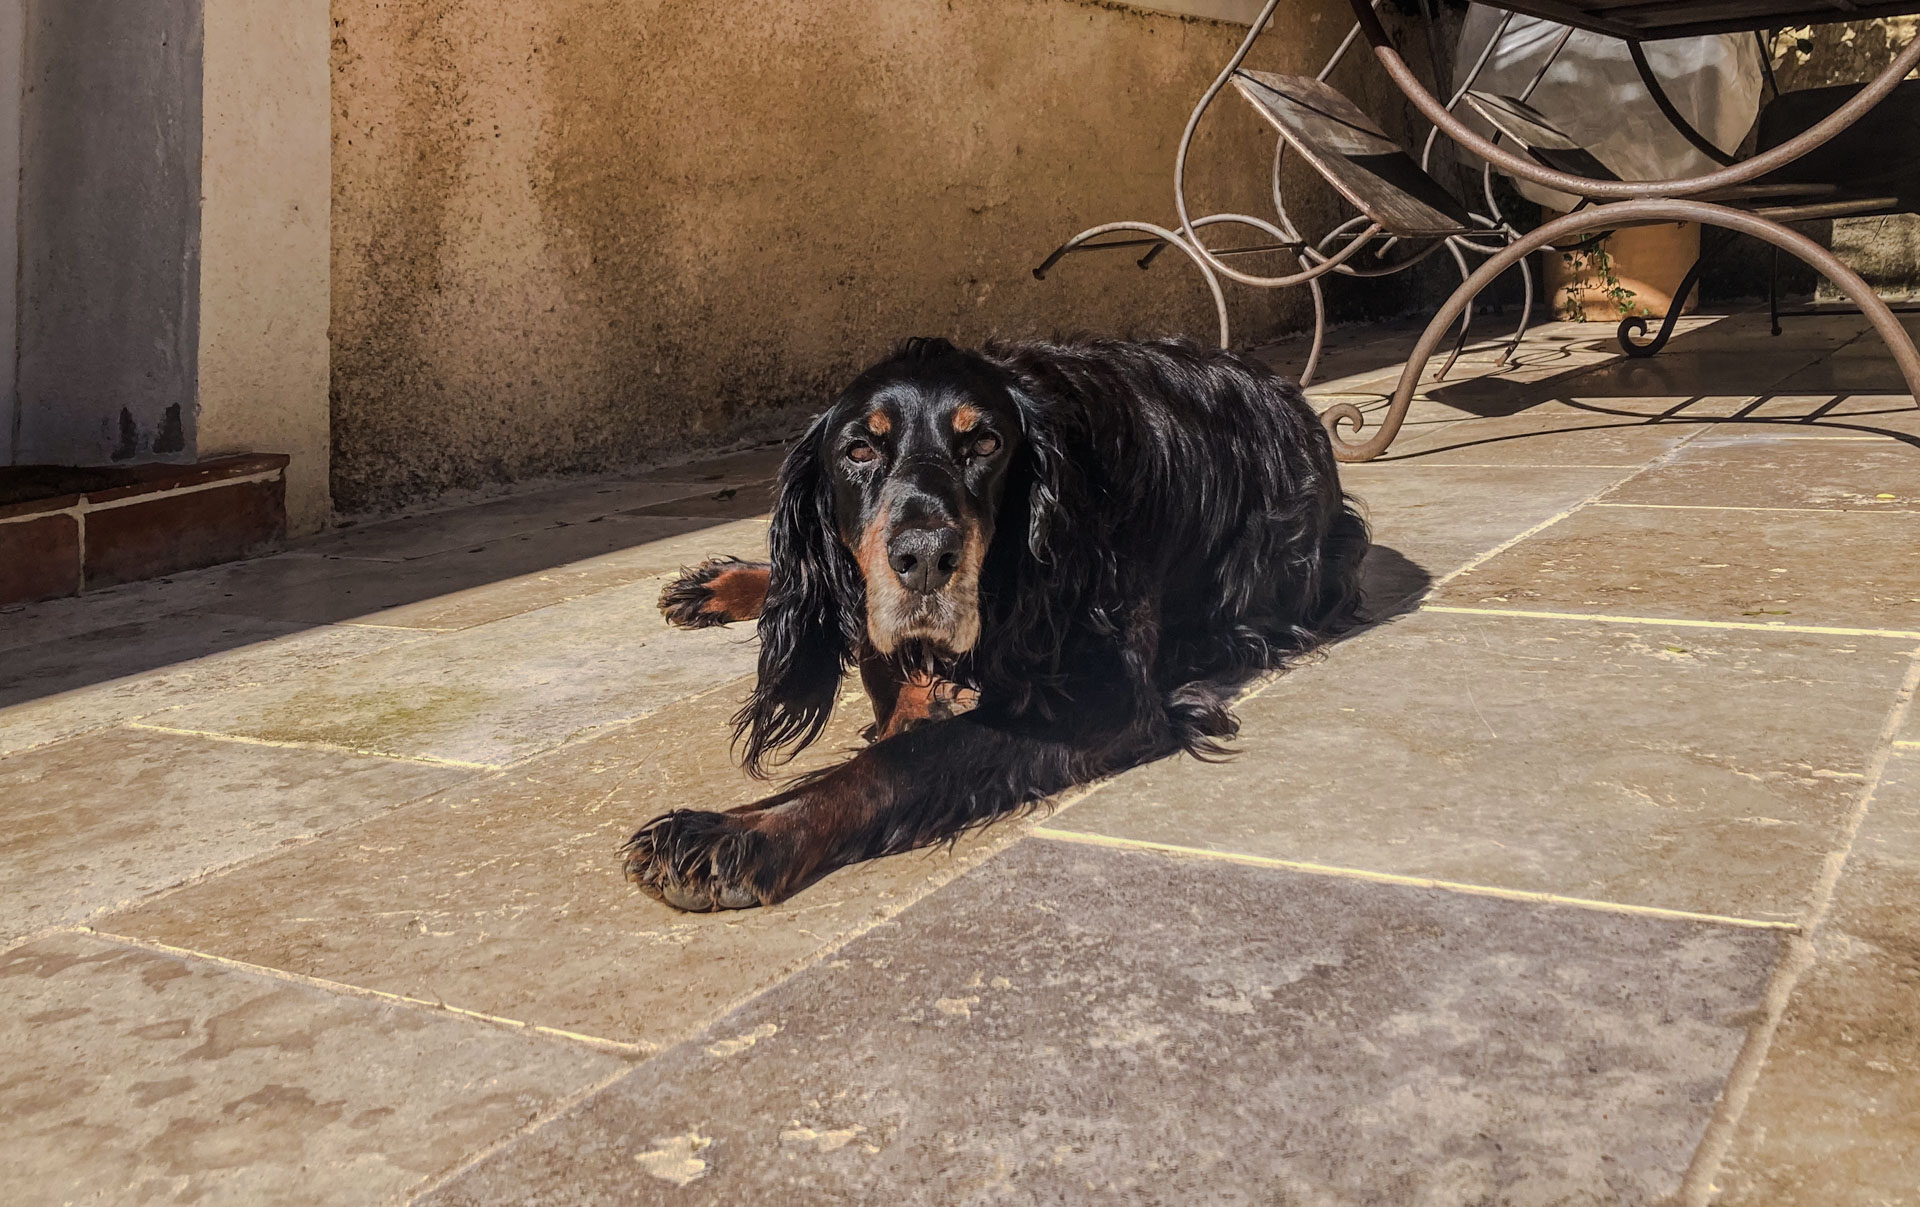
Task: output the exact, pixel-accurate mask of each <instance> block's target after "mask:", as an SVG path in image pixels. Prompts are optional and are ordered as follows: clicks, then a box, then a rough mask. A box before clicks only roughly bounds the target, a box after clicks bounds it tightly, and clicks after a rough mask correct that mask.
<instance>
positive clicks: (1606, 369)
mask: <svg viewBox="0 0 1920 1207" xmlns="http://www.w3.org/2000/svg"><path fill="white" fill-rule="evenodd" d="M1822 355H1824V354H1823V353H1822V352H1821V351H1820V350H1819V349H1816V348H1779V349H1772V350H1769V351H1766V352H1764V353H1755V352H1748V351H1741V350H1728V351H1724V352H1723V351H1712V352H1695V353H1688V354H1685V355H1680V354H1669V355H1662V356H1655V357H1650V358H1648V359H1645V360H1631V359H1627V358H1624V357H1623V358H1622V359H1620V360H1617V361H1614V362H1613V363H1611V364H1607V365H1602V366H1600V367H1598V368H1593V369H1589V370H1587V371H1586V372H1584V373H1581V374H1580V375H1579V376H1578V377H1576V378H1573V379H1570V380H1567V381H1564V382H1562V383H1561V385H1560V388H1561V390H1562V391H1563V392H1566V393H1569V394H1573V395H1576V396H1592V397H1601V398H1621V397H1628V398H1630V397H1638V396H1653V397H1668V396H1671V395H1675V394H1693V395H1700V396H1707V397H1714V398H1732V397H1744V398H1753V397H1757V396H1759V395H1762V394H1769V393H1773V392H1775V391H1776V390H1778V389H1779V388H1780V387H1781V383H1782V382H1785V381H1786V380H1788V379H1789V378H1790V377H1792V376H1793V375H1795V374H1796V373H1799V372H1801V371H1802V370H1805V369H1807V367H1808V366H1810V365H1813V364H1814V363H1815V362H1816V361H1818V360H1819V358H1820V357H1821V356H1822Z"/></svg>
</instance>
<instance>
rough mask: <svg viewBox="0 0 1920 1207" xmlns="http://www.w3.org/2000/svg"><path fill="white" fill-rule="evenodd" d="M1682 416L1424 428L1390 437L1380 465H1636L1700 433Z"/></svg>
mask: <svg viewBox="0 0 1920 1207" xmlns="http://www.w3.org/2000/svg"><path fill="white" fill-rule="evenodd" d="M1701 430H1702V428H1701V426H1700V425H1699V424H1697V423H1692V422H1688V421H1686V420H1684V419H1674V420H1658V421H1656V420H1649V419H1646V418H1643V417H1641V416H1637V415H1636V416H1630V417H1616V416H1592V417H1584V416H1573V415H1561V414H1555V415H1535V414H1532V413H1529V412H1523V413H1521V414H1519V415H1514V416H1511V417H1509V418H1503V419H1474V420H1469V421H1467V422H1464V423H1456V424H1451V425H1449V426H1447V427H1445V428H1444V429H1435V428H1423V429H1421V430H1420V431H1418V432H1410V433H1408V434H1407V435H1406V436H1403V437H1402V438H1401V439H1399V440H1397V441H1395V442H1394V445H1393V447H1392V448H1391V449H1389V450H1388V452H1387V455H1386V456H1385V457H1383V458H1381V463H1382V464H1392V463H1396V462H1403V463H1405V464H1408V465H1605V466H1640V465H1644V464H1645V463H1647V462H1648V461H1651V460H1653V459H1654V458H1655V457H1659V456H1661V455H1663V454H1665V453H1667V452H1669V451H1671V450H1672V449H1674V448H1677V447H1678V446H1679V445H1681V444H1683V443H1685V442H1686V441H1688V440H1691V439H1693V438H1694V437H1695V436H1697V435H1699V434H1700V432H1701Z"/></svg>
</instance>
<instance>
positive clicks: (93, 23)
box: [13, 0, 200, 465]
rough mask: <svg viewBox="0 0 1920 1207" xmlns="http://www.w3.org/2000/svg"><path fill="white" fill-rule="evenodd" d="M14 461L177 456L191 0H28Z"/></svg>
mask: <svg viewBox="0 0 1920 1207" xmlns="http://www.w3.org/2000/svg"><path fill="white" fill-rule="evenodd" d="M26 13H27V23H26V50H25V60H26V62H25V72H24V75H25V87H24V95H23V98H22V131H21V151H20V155H21V174H20V178H19V179H20V190H19V191H20V235H19V239H20V242H19V247H20V275H19V295H18V299H19V302H18V304H19V314H20V317H19V376H18V389H19V408H20V412H19V431H18V439H17V442H16V444H15V447H14V449H13V458H14V460H15V461H16V462H23V463H28V464H32V463H48V464H64V465H109V464H114V463H125V462H130V461H151V460H163V461H191V460H192V459H193V448H194V443H193V429H194V376H195V372H194V360H195V357H196V355H197V348H196V344H197V338H198V330H199V323H198V306H199V286H198V276H199V254H200V0H142V3H139V4H127V3H125V0H28V2H27V5H26Z"/></svg>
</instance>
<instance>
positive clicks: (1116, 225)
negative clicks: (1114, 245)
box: [1033, 222, 1232, 348]
mask: <svg viewBox="0 0 1920 1207" xmlns="http://www.w3.org/2000/svg"><path fill="white" fill-rule="evenodd" d="M1118 231H1135V232H1138V233H1140V234H1146V235H1153V236H1155V237H1156V238H1159V239H1163V240H1165V241H1166V242H1168V243H1171V244H1173V245H1174V246H1175V247H1177V248H1179V249H1180V250H1181V251H1182V252H1184V253H1185V254H1186V257H1187V259H1189V260H1191V261H1193V266H1194V267H1195V268H1197V269H1199V270H1200V276H1201V278H1202V279H1203V280H1205V281H1206V283H1207V292H1209V293H1211V294H1212V295H1213V311H1214V314H1216V315H1217V316H1218V317H1219V319H1220V346H1221V347H1222V348H1228V347H1231V346H1232V333H1231V331H1230V329H1229V328H1228V326H1227V295H1226V294H1225V293H1223V292H1222V291H1221V289H1220V279H1219V278H1218V277H1216V276H1215V275H1214V273H1213V268H1212V266H1211V265H1209V264H1208V263H1207V262H1206V260H1205V259H1203V258H1202V257H1201V255H1200V253H1199V252H1197V251H1195V250H1194V249H1193V248H1192V247H1190V246H1188V245H1187V241H1186V240H1185V239H1182V238H1181V237H1180V236H1179V235H1178V234H1176V233H1174V232H1173V231H1170V230H1168V229H1167V228H1166V227H1164V226H1155V225H1154V224H1153V223H1151V222H1107V223H1103V224H1102V225H1100V226H1090V227H1088V228H1087V229H1086V230H1083V231H1081V232H1080V233H1079V234H1077V235H1075V236H1074V237H1073V238H1071V239H1068V240H1067V241H1066V242H1065V243H1062V244H1061V245H1060V246H1058V247H1056V248H1054V249H1053V254H1052V255H1050V256H1048V257H1047V258H1046V259H1045V260H1042V261H1041V262H1040V266H1039V267H1038V268H1036V269H1034V270H1033V279H1034V280H1036V281H1044V280H1046V279H1047V272H1048V270H1049V269H1051V268H1052V267H1053V266H1054V265H1055V264H1058V263H1059V262H1060V258H1061V257H1062V256H1065V255H1066V254H1067V253H1068V252H1071V251H1073V250H1074V249H1075V248H1077V247H1079V246H1080V245H1081V244H1083V243H1085V242H1086V241H1087V240H1089V239H1098V238H1099V237H1100V236H1101V235H1111V234H1114V233H1115V232H1118Z"/></svg>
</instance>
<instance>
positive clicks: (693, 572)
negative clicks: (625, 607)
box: [660, 557, 768, 629]
mask: <svg viewBox="0 0 1920 1207" xmlns="http://www.w3.org/2000/svg"><path fill="white" fill-rule="evenodd" d="M767 575H768V567H767V566H766V565H765V564H764V563H761V562H743V561H741V560H740V559H739V558H737V557H716V558H713V559H712V560H710V561H705V562H701V563H700V564H699V565H697V566H695V567H693V568H692V569H690V570H682V571H681V572H680V577H679V578H676V579H674V580H673V581H672V582H670V583H668V584H667V589H666V590H664V591H662V592H661V593H660V614H661V615H663V616H665V617H666V618H667V623H668V624H671V625H676V626H678V627H680V628H683V629H705V628H711V627H712V626H714V625H720V624H733V623H734V622H736V621H741V620H758V619H759V618H760V612H761V609H762V608H764V607H765V606H766V602H767Z"/></svg>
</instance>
